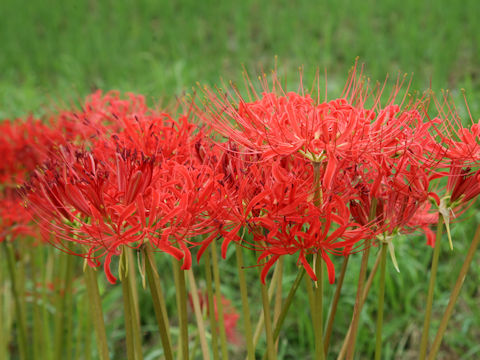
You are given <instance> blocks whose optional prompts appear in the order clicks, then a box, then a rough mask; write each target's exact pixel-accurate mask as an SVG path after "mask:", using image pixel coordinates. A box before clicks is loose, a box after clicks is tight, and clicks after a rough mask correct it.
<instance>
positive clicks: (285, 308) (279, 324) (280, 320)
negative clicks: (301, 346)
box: [263, 267, 305, 359]
mask: <svg viewBox="0 0 480 360" xmlns="http://www.w3.org/2000/svg"><path fill="white" fill-rule="evenodd" d="M303 275H305V268H303V267H301V268H300V269H299V270H298V273H297V277H296V278H295V281H294V282H293V284H292V287H291V288H290V291H289V292H288V295H287V298H286V299H285V302H284V303H283V306H282V309H281V311H280V313H279V315H278V318H277V320H276V322H275V327H274V330H273V340H274V341H276V340H277V339H278V336H279V335H280V330H281V329H282V325H283V322H284V321H285V318H286V316H287V313H288V310H289V309H290V305H292V301H293V297H294V296H295V293H296V292H297V289H298V287H299V286H300V283H301V282H302V278H303ZM263 359H266V356H264V357H263Z"/></svg>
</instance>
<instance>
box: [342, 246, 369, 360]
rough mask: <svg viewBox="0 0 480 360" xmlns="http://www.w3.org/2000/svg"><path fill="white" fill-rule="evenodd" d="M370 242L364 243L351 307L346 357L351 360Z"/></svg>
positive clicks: (353, 352)
mask: <svg viewBox="0 0 480 360" xmlns="http://www.w3.org/2000/svg"><path fill="white" fill-rule="evenodd" d="M370 243H371V241H370V240H368V241H367V243H366V249H365V250H364V252H363V255H362V264H361V266H360V274H359V276H358V287H357V297H356V299H355V307H354V308H353V317H352V331H351V334H350V338H349V344H348V348H347V359H348V360H353V356H354V354H355V343H356V340H357V330H358V323H359V319H360V312H361V308H362V305H363V304H362V295H363V286H364V284H365V278H366V274H367V266H368V257H369V255H370Z"/></svg>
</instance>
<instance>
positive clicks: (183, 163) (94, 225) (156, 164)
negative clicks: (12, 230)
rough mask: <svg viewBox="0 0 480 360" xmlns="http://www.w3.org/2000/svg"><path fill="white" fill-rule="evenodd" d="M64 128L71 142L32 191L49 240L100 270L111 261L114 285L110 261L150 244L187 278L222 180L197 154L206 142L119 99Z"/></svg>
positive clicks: (96, 99) (98, 104)
mask: <svg viewBox="0 0 480 360" xmlns="http://www.w3.org/2000/svg"><path fill="white" fill-rule="evenodd" d="M61 120H62V122H63V123H67V124H68V125H69V126H67V133H70V134H69V135H68V137H69V138H70V139H71V140H70V141H69V142H66V143H65V144H64V145H61V146H59V147H58V148H57V151H55V152H53V153H52V154H51V155H50V157H49V158H48V160H47V161H46V162H45V163H44V166H43V167H42V168H40V169H38V170H36V171H34V174H33V176H32V179H31V180H30V181H29V182H28V183H27V184H26V186H25V188H24V190H25V193H26V197H27V200H28V203H29V205H30V207H31V208H32V210H33V212H34V213H35V215H36V218H37V221H38V222H39V224H40V225H41V227H42V229H43V230H44V234H45V237H47V238H49V241H50V242H51V243H52V244H53V245H55V246H57V247H59V248H61V249H63V250H64V251H67V252H70V253H73V254H75V255H81V256H84V257H86V259H87V260H88V262H89V264H90V265H92V266H98V265H100V263H101V259H103V258H105V260H104V268H105V273H106V275H107V278H108V280H109V281H110V282H112V283H113V282H115V281H116V278H115V276H114V275H113V274H112V272H111V270H110V263H111V259H112V257H113V256H118V255H120V253H121V246H122V245H126V246H130V247H135V248H138V247H140V246H141V245H142V244H144V243H146V242H148V243H149V244H150V245H151V246H153V247H154V248H156V249H158V250H160V251H164V252H167V253H169V254H171V255H173V256H174V257H176V258H177V259H183V264H184V265H183V266H184V268H185V269H188V268H189V267H190V266H191V255H190V250H189V245H190V244H192V243H193V241H194V240H193V237H194V236H196V235H199V234H203V233H206V232H208V230H209V227H210V224H211V223H212V221H213V220H212V218H213V217H211V216H208V217H207V216H206V214H207V213H208V209H209V208H207V205H208V204H209V203H210V202H211V201H213V200H214V199H215V196H214V195H213V192H214V190H215V176H214V174H213V172H212V168H211V167H209V166H205V165H204V164H202V158H201V154H199V153H198V151H197V152H194V151H193V150H194V149H195V148H198V149H200V148H201V139H202V137H203V136H202V134H201V133H197V134H195V133H194V130H195V128H196V127H195V126H194V125H192V124H191V123H189V122H188V121H187V118H186V117H185V116H181V117H180V118H179V119H178V121H177V120H175V119H173V118H172V117H171V116H170V115H169V114H167V113H163V112H156V111H154V110H151V109H149V108H148V107H147V106H146V105H145V103H144V100H143V98H142V97H135V96H130V98H129V99H128V100H122V99H121V98H119V96H118V94H115V93H110V94H107V95H106V96H105V97H104V98H102V97H101V95H100V94H99V93H97V94H94V96H93V97H92V98H91V101H90V102H88V103H87V104H86V105H85V109H84V110H82V111H78V112H72V113H63V114H61ZM75 120H77V121H75ZM71 129H73V130H71ZM74 134H77V135H76V136H75V137H74V136H73V135H74ZM51 232H53V233H54V234H55V236H54V237H53V238H50V237H49V235H50V233H51Z"/></svg>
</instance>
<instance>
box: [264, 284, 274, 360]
mask: <svg viewBox="0 0 480 360" xmlns="http://www.w3.org/2000/svg"><path fill="white" fill-rule="evenodd" d="M260 286H261V292H262V305H263V318H264V323H265V336H266V339H267V358H268V360H275V359H276V358H277V354H276V351H275V342H274V340H273V329H272V320H271V315H270V301H269V297H268V289H267V285H266V284H261V285H260Z"/></svg>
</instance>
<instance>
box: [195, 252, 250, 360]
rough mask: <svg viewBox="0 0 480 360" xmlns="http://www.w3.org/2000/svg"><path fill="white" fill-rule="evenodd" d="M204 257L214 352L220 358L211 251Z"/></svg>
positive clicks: (214, 356)
mask: <svg viewBox="0 0 480 360" xmlns="http://www.w3.org/2000/svg"><path fill="white" fill-rule="evenodd" d="M203 259H204V261H205V281H206V283H207V298H208V315H209V317H210V331H211V335H212V350H213V351H212V353H213V359H214V360H218V359H219V356H218V355H219V354H218V333H217V321H216V319H215V303H214V294H213V285H212V266H211V260H210V252H209V251H205V253H204V254H203ZM242 301H243V300H242Z"/></svg>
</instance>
